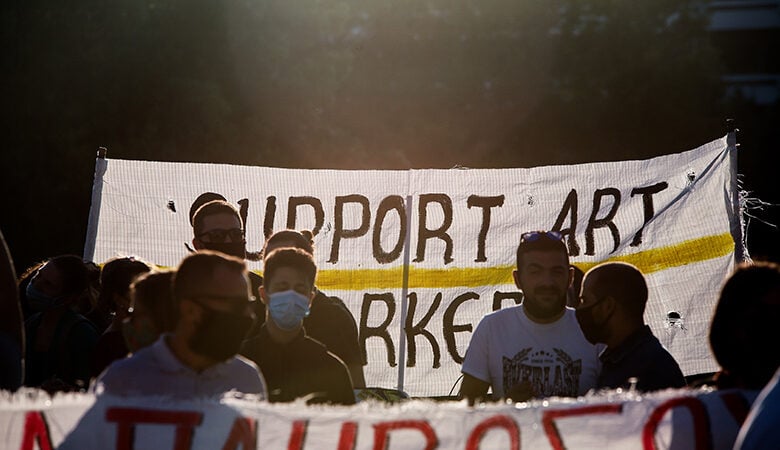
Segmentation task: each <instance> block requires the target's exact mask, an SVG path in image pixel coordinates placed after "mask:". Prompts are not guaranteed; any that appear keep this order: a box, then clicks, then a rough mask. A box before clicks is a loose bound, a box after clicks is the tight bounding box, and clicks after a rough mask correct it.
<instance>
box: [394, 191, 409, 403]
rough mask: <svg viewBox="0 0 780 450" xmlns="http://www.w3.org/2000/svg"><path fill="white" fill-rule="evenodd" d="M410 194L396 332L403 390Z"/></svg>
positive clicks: (407, 201) (400, 386) (399, 375)
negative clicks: (398, 320)
mask: <svg viewBox="0 0 780 450" xmlns="http://www.w3.org/2000/svg"><path fill="white" fill-rule="evenodd" d="M411 211H412V196H411V195H407V196H406V236H405V237H404V271H403V285H402V287H401V326H400V327H398V328H399V332H398V387H397V389H398V390H399V391H403V390H404V370H405V368H406V314H407V308H408V304H409V299H408V298H407V297H408V295H409V254H410V253H411V250H410V249H409V247H410V245H411V244H410V242H411V239H410V236H411V234H412V232H411V229H412V212H411Z"/></svg>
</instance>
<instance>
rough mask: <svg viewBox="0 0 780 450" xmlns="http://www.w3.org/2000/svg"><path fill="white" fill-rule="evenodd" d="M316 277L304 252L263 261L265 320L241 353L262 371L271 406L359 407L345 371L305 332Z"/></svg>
mask: <svg viewBox="0 0 780 450" xmlns="http://www.w3.org/2000/svg"><path fill="white" fill-rule="evenodd" d="M316 275H317V267H316V265H315V263H314V260H313V258H312V256H311V255H310V254H309V253H307V252H305V251H303V250H301V249H297V248H280V249H277V250H274V251H272V252H271V253H270V254H268V255H266V257H265V261H264V271H263V286H262V287H261V288H260V297H261V299H262V301H263V303H265V306H266V320H265V323H264V324H263V326H262V327H261V328H260V330H259V332H258V334H257V336H255V337H253V338H252V339H249V340H247V341H245V342H244V347H243V349H242V351H241V353H242V354H243V355H245V356H246V357H248V358H249V359H251V360H252V361H254V362H255V363H256V364H257V366H258V367H259V368H260V371H261V372H262V373H263V376H264V377H265V381H266V383H267V386H268V396H269V400H270V401H271V402H290V401H294V400H296V399H299V398H304V399H305V400H306V401H307V403H333V404H343V405H351V404H354V403H355V396H354V391H353V388H352V380H351V378H350V375H349V371H348V370H347V366H346V365H345V364H344V362H343V361H342V360H341V359H339V358H338V357H337V356H336V355H334V354H333V353H331V352H329V351H328V350H327V348H326V347H325V346H324V345H322V344H321V343H320V342H318V341H316V340H314V339H312V338H310V337H308V336H307V335H306V332H305V330H304V328H303V319H304V318H305V317H306V316H307V315H308V314H309V311H310V308H311V302H312V298H314V293H315V290H314V280H315V278H316Z"/></svg>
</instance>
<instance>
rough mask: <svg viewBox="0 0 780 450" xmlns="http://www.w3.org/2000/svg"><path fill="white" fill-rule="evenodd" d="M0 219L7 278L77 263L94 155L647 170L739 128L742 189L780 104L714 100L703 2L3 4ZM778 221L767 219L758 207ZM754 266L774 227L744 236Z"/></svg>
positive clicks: (760, 181)
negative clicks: (636, 166)
mask: <svg viewBox="0 0 780 450" xmlns="http://www.w3.org/2000/svg"><path fill="white" fill-rule="evenodd" d="M0 8H2V17H1V20H2V22H1V23H2V28H1V31H0V33H2V39H3V43H4V46H3V47H4V51H3V70H2V74H3V75H2V77H3V80H2V95H3V104H4V108H2V124H3V125H2V126H3V131H4V132H3V137H4V153H3V156H4V157H3V160H4V162H3V169H2V176H1V177H0V178H2V180H0V183H1V184H0V188H2V192H3V193H4V194H5V195H4V198H5V201H6V206H5V207H4V208H2V212H1V213H0V230H2V232H3V233H4V234H5V237H6V239H7V241H8V244H9V247H10V248H11V251H12V254H13V255H14V258H15V261H16V265H17V271H21V270H23V268H24V267H26V266H28V265H30V264H32V263H33V262H34V261H37V260H40V259H42V258H45V257H48V256H52V255H56V254H60V253H65V252H68V253H76V254H80V253H82V249H83V245H84V236H85V233H86V224H87V216H88V211H89V206H90V205H89V202H90V193H91V185H92V177H93V169H94V158H95V151H96V149H97V148H98V147H99V146H105V147H107V148H108V155H109V157H111V158H125V159H147V160H162V161H196V162H219V163H235V164H249V165H264V166H276V167H298V168H315V167H316V168H331V167H332V168H345V169H351V168H362V169H400V168H429V167H437V168H447V167H453V166H465V167H486V168H490V167H532V166H539V165H548V164H570V163H579V162H590V161H604V160H623V159H641V158H648V157H652V156H656V155H660V154H667V153H675V152H679V151H685V150H689V149H692V148H695V147H696V146H698V145H701V144H703V143H705V142H708V141H710V140H712V139H715V138H717V137H720V136H722V135H723V134H724V133H725V132H726V128H725V120H726V118H736V119H737V124H738V126H739V127H740V130H741V131H740V134H738V140H739V141H740V142H741V145H742V150H741V152H740V172H741V173H743V174H744V175H745V185H746V186H745V187H746V188H747V189H748V190H750V191H751V192H752V195H754V196H757V197H760V198H761V199H762V200H764V201H768V202H777V201H778V200H780V199H778V198H777V197H778V195H777V189H776V188H775V187H774V183H773V182H772V181H773V180H772V179H771V178H772V175H771V174H770V171H769V170H768V169H767V165H768V164H769V157H770V155H771V152H772V151H773V150H776V149H777V148H778V132H777V130H776V128H777V125H778V122H777V117H778V116H777V105H774V106H771V107H764V108H757V107H754V106H751V104H750V103H749V102H744V101H740V99H736V98H730V97H727V96H726V95H725V90H724V85H723V84H722V83H721V81H720V80H721V76H722V75H723V74H724V71H725V70H726V69H727V67H726V64H725V63H724V60H723V58H722V55H721V54H720V53H719V50H718V49H717V48H716V47H715V46H713V44H712V40H711V36H710V34H709V33H708V32H707V30H706V25H707V20H708V16H707V9H706V7H705V4H702V3H701V2H697V1H677V0H675V1H672V0H654V1H652V2H638V3H637V2H622V1H617V0H612V1H608V0H599V1H596V0H524V1H518V0H480V1H465V2H451V1H449V0H424V1H420V0H398V1H394V2H388V1H383V0H381V1H380V0H363V1H359V2H357V1H344V0H301V1H294V2H293V1H286V0H222V1H216V0H186V1H185V0H145V1H143V0H132V1H131V0H115V1H112V2H105V1H97V0H84V1H62V0H59V1H53V0H27V1H15V2H3V5H2V6H0ZM754 213H755V214H756V215H758V216H759V217H758V218H759V219H761V220H763V221H764V222H769V223H778V221H777V220H776V219H777V213H776V212H773V210H772V208H771V207H770V208H768V209H766V210H764V211H754ZM749 239H750V241H749V244H750V246H751V248H750V249H751V252H752V253H753V255H754V256H758V257H766V258H769V259H777V258H778V256H780V251H779V250H778V241H780V239H778V233H777V231H776V230H775V229H774V228H773V227H771V226H769V225H767V224H764V223H762V222H758V223H757V224H756V225H751V232H750V234H749Z"/></svg>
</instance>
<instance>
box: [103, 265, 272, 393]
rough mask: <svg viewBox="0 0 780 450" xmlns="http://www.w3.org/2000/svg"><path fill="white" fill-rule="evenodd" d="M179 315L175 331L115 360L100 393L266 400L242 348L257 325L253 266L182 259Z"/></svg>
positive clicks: (177, 280) (176, 282) (177, 279)
mask: <svg viewBox="0 0 780 450" xmlns="http://www.w3.org/2000/svg"><path fill="white" fill-rule="evenodd" d="M173 295H174V299H175V302H176V306H177V312H178V318H177V322H176V326H175V328H174V331H173V332H172V333H164V334H162V335H161V336H160V337H159V338H158V339H157V340H156V341H155V342H154V343H153V344H152V345H150V346H148V347H144V348H141V349H140V350H138V351H137V352H136V353H134V354H133V355H132V356H130V357H129V358H125V359H122V360H118V361H115V362H114V363H112V364H111V365H110V366H108V368H107V369H106V370H105V371H104V372H103V373H102V374H101V375H100V377H99V378H98V379H97V381H96V383H95V385H94V389H95V391H96V392H97V393H98V394H100V393H105V394H114V395H165V396H172V397H179V398H193V397H206V396H215V395H221V394H223V393H225V392H229V391H237V392H241V393H247V394H258V395H261V396H265V395H266V389H265V381H264V380H263V376H262V374H260V372H259V371H258V369H257V366H255V364H254V363H252V362H251V361H249V360H247V359H245V358H243V357H241V356H238V355H237V353H238V350H239V349H240V347H241V343H242V342H243V340H244V338H245V337H246V333H247V332H248V331H249V328H250V327H251V326H252V322H253V321H254V318H255V317H254V313H253V308H252V302H254V301H255V299H254V297H253V296H252V295H250V293H249V282H248V279H247V269H246V264H245V263H244V262H243V261H241V260H239V259H237V258H234V257H231V256H226V255H224V254H221V253H217V252H212V251H209V250H203V251H199V252H197V253H193V254H191V255H189V256H187V257H186V258H184V259H183V260H182V262H181V263H180V264H179V266H178V268H177V269H176V273H175V275H174V276H173Z"/></svg>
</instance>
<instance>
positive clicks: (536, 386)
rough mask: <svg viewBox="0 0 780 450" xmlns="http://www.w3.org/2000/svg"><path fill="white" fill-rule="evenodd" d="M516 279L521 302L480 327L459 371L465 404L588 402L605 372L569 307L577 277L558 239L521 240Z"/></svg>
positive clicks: (545, 235)
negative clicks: (551, 399)
mask: <svg viewBox="0 0 780 450" xmlns="http://www.w3.org/2000/svg"><path fill="white" fill-rule="evenodd" d="M512 276H513V277H514V281H515V285H516V286H517V287H518V288H519V289H520V290H521V291H522V292H523V302H522V304H520V305H517V306H513V307H510V308H505V309H501V310H498V311H494V312H492V313H489V314H487V315H486V316H484V317H483V318H482V320H481V321H480V322H479V324H478V325H477V328H476V330H474V334H473V335H472V337H471V341H470V343H469V346H468V349H467V350H466V356H465V359H464V361H463V366H462V368H461V372H462V373H463V382H462V384H461V389H460V396H461V398H465V399H467V400H468V402H469V404H470V405H473V404H474V403H475V402H477V401H484V400H490V399H492V400H499V399H511V400H512V401H516V402H519V401H526V400H529V399H531V398H543V397H552V396H557V397H576V396H579V395H584V394H585V393H587V392H588V391H589V390H590V389H591V388H593V387H595V386H596V380H597V379H598V375H599V372H600V369H601V367H600V366H601V365H600V363H599V359H598V349H597V347H596V346H595V345H593V344H591V343H590V342H588V341H587V340H586V339H585V336H584V335H583V334H582V330H581V329H580V327H579V325H578V324H577V318H576V317H575V313H574V309H573V308H569V307H567V306H566V299H567V290H568V288H569V286H570V285H571V282H572V277H573V273H572V269H571V266H570V265H569V254H568V251H567V249H566V244H565V243H564V240H563V236H562V235H561V233H559V232H557V231H531V232H528V233H523V234H522V235H521V236H520V244H519V245H518V247H517V268H516V269H515V270H514V271H513V272H512ZM489 388H491V389H492V396H491V397H488V395H487V393H488V389H489Z"/></svg>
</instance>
